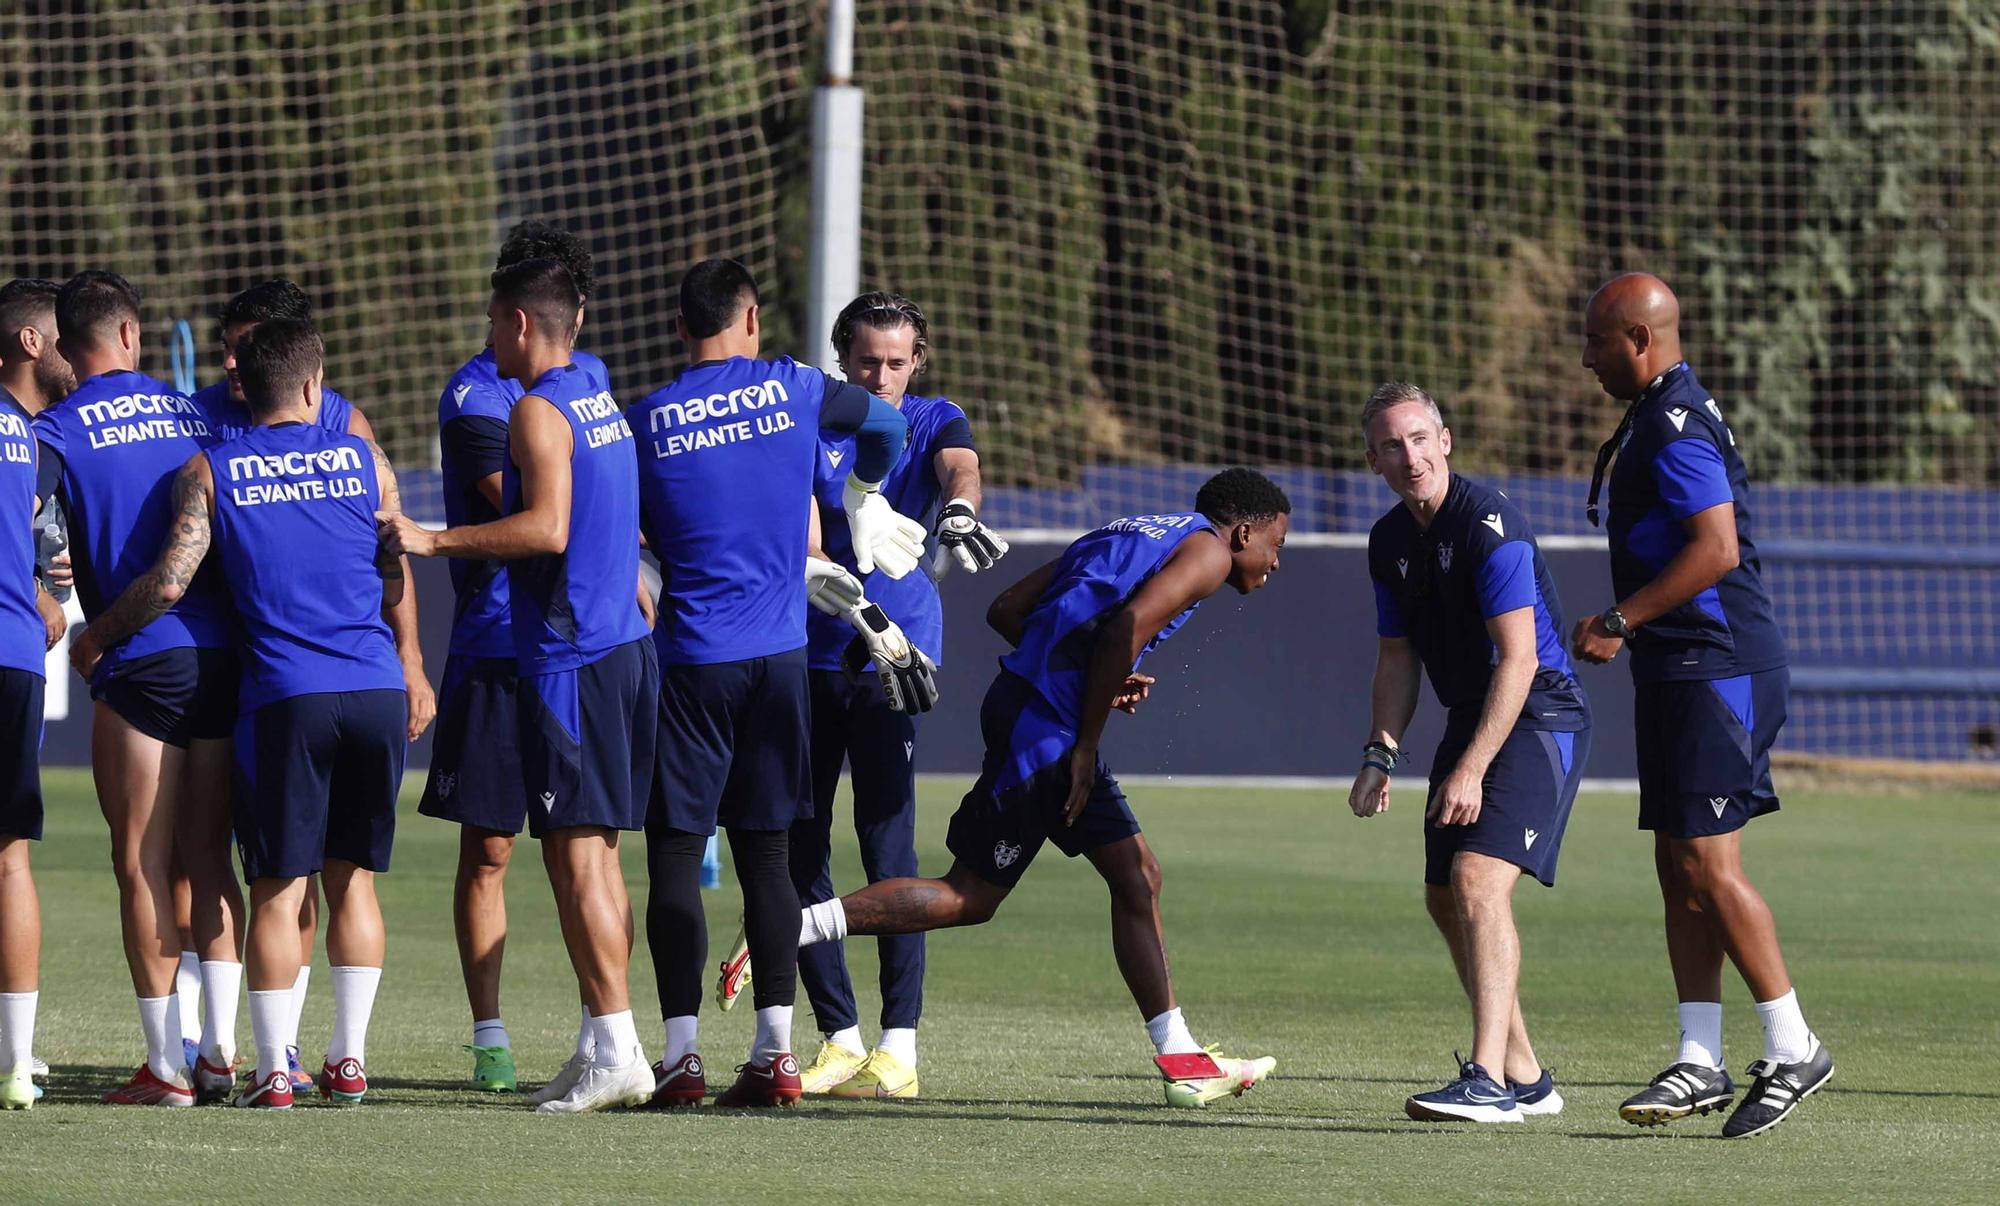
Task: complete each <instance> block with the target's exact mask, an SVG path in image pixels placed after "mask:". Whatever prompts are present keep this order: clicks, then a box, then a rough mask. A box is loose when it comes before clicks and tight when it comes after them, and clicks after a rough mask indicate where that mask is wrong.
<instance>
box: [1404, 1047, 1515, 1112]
mask: <svg viewBox="0 0 2000 1206" xmlns="http://www.w3.org/2000/svg"><path fill="white" fill-rule="evenodd" d="M1403 1112H1404V1113H1405V1114H1408V1115H1409V1116H1410V1117H1412V1118H1414V1119H1416V1120H1417V1121H1419V1122H1519V1121H1521V1103H1520V1102H1519V1101H1518V1100H1517V1099H1516V1098H1515V1097H1514V1090H1512V1089H1510V1088H1508V1087H1507V1086H1506V1085H1503V1084H1501V1083H1500V1082H1499V1081H1497V1080H1494V1079H1493V1077H1492V1076H1490V1075H1488V1074H1487V1071H1486V1069H1485V1068H1482V1067H1480V1066H1479V1065H1478V1064H1475V1063H1473V1062H1472V1061H1471V1060H1460V1061H1459V1065H1458V1079H1457V1080H1454V1081H1452V1082H1451V1083H1450V1084H1448V1085H1446V1086H1445V1087H1444V1088H1442V1089H1434V1090H1432V1091H1431V1092H1429V1093H1416V1094H1413V1095H1411V1097H1410V1099H1409V1100H1408V1101H1405V1102H1404V1103H1403Z"/></svg>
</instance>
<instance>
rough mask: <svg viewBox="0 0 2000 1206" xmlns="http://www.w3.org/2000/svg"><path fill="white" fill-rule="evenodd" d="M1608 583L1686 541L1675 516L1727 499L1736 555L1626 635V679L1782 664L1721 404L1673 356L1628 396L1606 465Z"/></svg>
mask: <svg viewBox="0 0 2000 1206" xmlns="http://www.w3.org/2000/svg"><path fill="white" fill-rule="evenodd" d="M1610 488H1611V514H1610V519H1609V521H1608V523H1607V525H1606V529H1605V530H1606V531H1607V532H1608V533H1609V535H1610V537H1611V586H1612V589H1613V590H1614V591H1615V592H1616V593H1617V596H1618V598H1620V599H1625V598H1629V597H1630V596H1631V595H1632V594H1633V592H1635V591H1637V590H1638V589H1639V588H1640V587H1643V586H1645V585H1646V584H1647V583H1648V582H1651V581H1652V580H1653V579H1654V578H1657V577H1659V575H1660V571H1661V570H1663V569H1665V568H1666V567H1667V563H1668V562H1669V561H1672V560H1673V559H1674V556H1675V554H1677V553H1679V552H1680V551H1681V549H1682V548H1684V547H1685V546H1686V545H1687V531H1686V529H1685V528H1683V527H1682V522H1683V521H1684V520H1686V519H1687V518H1688V517H1689V516H1692V515H1697V514H1699V513H1701V512H1703V511H1706V510H1708V509H1709V508H1710V507H1716V506H1720V505H1722V504H1723V503H1730V504H1733V505H1734V507H1735V509H1736V548H1737V554H1738V557H1739V559H1740V560H1739V563H1738V565H1737V566H1736V568H1735V569H1733V570H1730V571H1729V572H1728V573H1727V574H1724V575H1723V576H1722V580H1721V581H1720V582H1718V583H1716V584H1715V585H1714V586H1711V587H1709V588H1708V589H1707V590H1704V591H1702V592H1701V593H1700V594H1698V595H1696V596H1695V597H1694V598H1693V599H1691V600H1689V601H1688V602H1686V603H1684V604H1682V605H1681V606H1679V607H1677V608H1675V609H1674V610H1672V611H1670V612H1668V613H1667V614H1665V615H1663V616H1660V617H1659V618H1657V619H1655V620H1653V621H1652V622H1651V623H1649V624H1646V625H1645V626H1644V627H1642V628H1640V629H1638V630H1637V631H1636V632H1634V633H1633V634H1632V637H1631V639H1630V640H1629V641H1627V642H1626V643H1627V644H1628V645H1629V646H1631V651H1632V679H1633V681H1634V682H1641V683H1652V682H1666V681H1671V680H1675V679H1711V678H1732V677H1735V676H1736V675H1739V674H1754V673H1757V672H1758V671H1760V670H1772V669H1776V668H1777V667H1779V666H1782V665H1784V664H1785V638H1784V634H1783V633H1782V632H1781V631H1780V630H1779V628H1778V621H1777V619H1776V617H1775V616H1774V615H1773V614H1772V610H1771V596H1770V593H1769V592H1768V591H1766V590H1765V589H1764V579H1763V575H1762V573H1761V571H1760V570H1759V568H1758V564H1757V545H1756V543H1755V542H1754V541H1752V540H1751V539H1750V483H1749V478H1748V475H1746V474H1745V473H1744V470H1743V458H1742V457H1740V456H1738V455H1737V454H1736V437H1735V436H1734V435H1732V434H1731V433H1730V431H1729V428H1728V426H1727V425H1726V424H1724V423H1723V421H1722V408H1721V407H1719V406H1717V405H1716V403H1715V399H1714V398H1712V397H1710V396H1709V393H1708V391H1707V390H1706V389H1704V388H1702V384H1701V382H1699V381H1697V380H1695V375H1694V370H1693V369H1691V368H1689V367H1688V366H1687V365H1686V364H1677V365H1675V366H1674V367H1673V368H1670V369H1668V370H1667V371H1666V372H1664V373H1661V374H1660V375H1659V376H1658V377H1655V378H1654V379H1653V381H1652V384H1650V385H1648V386H1647V387H1646V389H1645V392H1644V393H1642V394H1640V395H1639V397H1638V400H1637V401H1635V402H1633V403H1632V423H1631V431H1630V434H1628V435H1627V436H1626V438H1625V442H1624V444H1623V445H1622V446H1621V447H1620V449H1619V451H1618V462H1617V464H1616V465H1615V466H1614V467H1613V468H1612V470H1611V478H1610Z"/></svg>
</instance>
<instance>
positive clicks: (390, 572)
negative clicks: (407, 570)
mask: <svg viewBox="0 0 2000 1206" xmlns="http://www.w3.org/2000/svg"><path fill="white" fill-rule="evenodd" d="M357 413H359V412H357ZM367 444H368V451H369V452H370V453H371V454H373V455H374V457H375V484H376V487H377V488H378V489H379V490H380V491H381V494H382V510H384V511H387V512H389V513H390V514H391V515H401V514H402V513H403V493H402V491H401V490H400V489H398V488H397V486H396V470H395V468H394V467H393V466H391V465H390V464H389V455H388V454H387V453H385V452H383V451H382V446H381V445H380V444H377V443H376V442H375V441H373V440H369V441H367ZM375 569H376V570H377V571H378V572H379V573H380V574H381V575H382V577H383V579H384V580H385V581H386V580H391V579H396V578H401V577H402V576H403V559H402V557H400V556H398V555H397V554H395V553H391V552H389V551H388V550H387V549H384V548H382V547H381V546H380V545H379V544H378V545H377V546H376V549H375Z"/></svg>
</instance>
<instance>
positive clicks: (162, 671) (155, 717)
mask: <svg viewBox="0 0 2000 1206" xmlns="http://www.w3.org/2000/svg"><path fill="white" fill-rule="evenodd" d="M241 677H242V673H241V670H240V669H239V667H238V665H237V662H236V654H235V651H233V650H229V649H193V648H188V647H182V648H179V649H162V650H160V651H159V652H158V653H149V654H147V655H146V656H145V657H141V658H134V659H132V660H131V661H129V662H120V663H119V664H118V665H117V666H115V667H113V668H112V670H111V673H110V674H109V676H105V675H99V676H98V677H97V680H96V681H94V682H92V683H91V685H90V697H91V698H92V699H99V700H103V701H104V703H105V706H107V707H109V708H110V709H111V710H112V711H114V712H116V713H118V715H119V716H120V717H121V718H122V719H123V720H124V721H125V723H127V724H129V725H131V726H132V727H133V728H135V729H137V730H139V731H140V732H141V733H144V734H145V735H146V736H148V737H151V738H152V739H153V740H155V741H163V742H165V743H166V744H168V745H171V746H173V747H175V748H176V749H186V748H187V747H188V743H189V742H191V741H220V740H222V739H223V738H225V737H227V736H229V734H230V733H231V732H232V731H233V730H234V729H235V728H236V692H237V689H238V686H239V680H240V679H241Z"/></svg>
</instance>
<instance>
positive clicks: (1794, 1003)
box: [1757, 989, 1813, 1064]
mask: <svg viewBox="0 0 2000 1206" xmlns="http://www.w3.org/2000/svg"><path fill="white" fill-rule="evenodd" d="M1757 1020H1758V1021H1760V1022H1762V1023H1764V1058H1765V1059H1768V1060H1774V1061H1776V1062H1777V1063H1781V1064H1796V1063H1801V1062H1803V1061H1804V1060H1806V1059H1808V1058H1809V1057H1811V1055H1812V1053H1813V1032H1812V1028H1811V1027H1809V1026H1807V1025H1806V1015H1805V1014H1803V1013H1801V1012H1799V994H1798V990H1797V989H1791V990H1789V991H1787V992H1786V993H1785V995H1784V996H1782V997H1779V998H1778V999H1777V1000H1775V1001H1759V1002H1757Z"/></svg>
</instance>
